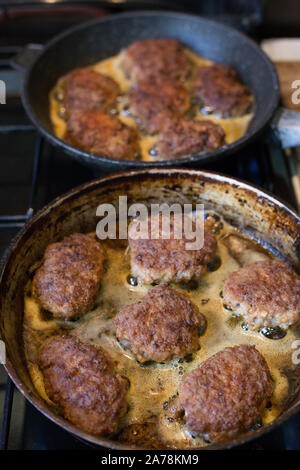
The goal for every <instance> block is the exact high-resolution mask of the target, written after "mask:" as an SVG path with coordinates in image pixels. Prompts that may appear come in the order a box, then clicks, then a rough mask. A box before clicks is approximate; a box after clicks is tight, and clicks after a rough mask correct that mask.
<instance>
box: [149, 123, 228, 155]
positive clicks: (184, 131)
mask: <svg viewBox="0 0 300 470" xmlns="http://www.w3.org/2000/svg"><path fill="white" fill-rule="evenodd" d="M225 143H226V142H225V132H224V130H223V128H222V127H221V126H219V125H218V124H215V123H213V122H212V121H209V120H204V119H203V120H199V121H196V120H193V119H186V118H185V119H181V120H174V119H172V120H169V121H168V122H167V123H166V124H165V125H164V127H163V128H162V131H161V133H160V136H159V140H158V152H159V156H160V158H162V159H163V160H172V159H174V158H180V157H184V156H188V155H192V154H195V153H199V152H203V151H211V150H215V149H217V148H219V147H221V146H222V145H225Z"/></svg>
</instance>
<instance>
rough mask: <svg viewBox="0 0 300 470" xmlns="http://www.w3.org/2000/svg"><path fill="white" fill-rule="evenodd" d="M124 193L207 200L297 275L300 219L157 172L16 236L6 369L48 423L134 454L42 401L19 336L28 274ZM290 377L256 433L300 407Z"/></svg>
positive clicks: (184, 174)
mask: <svg viewBox="0 0 300 470" xmlns="http://www.w3.org/2000/svg"><path fill="white" fill-rule="evenodd" d="M124 194H127V195H128V203H129V204H130V203H132V202H145V203H146V204H147V205H150V204H151V203H153V202H160V203H161V202H164V201H168V202H169V203H170V202H172V203H174V202H180V203H184V202H190V203H199V202H202V203H204V204H205V208H206V209H207V210H211V211H216V212H217V213H218V214H220V215H221V217H223V218H224V220H225V221H226V223H229V224H231V225H232V226H234V227H237V228H238V229H241V230H242V231H243V232H244V233H245V232H246V233H247V234H249V235H250V236H251V238H253V239H255V240H258V241H259V243H260V244H261V245H264V246H267V248H268V249H269V250H271V252H272V253H274V254H278V253H280V255H281V256H282V257H283V258H284V259H285V260H286V261H287V262H289V263H290V264H291V265H292V266H293V267H294V269H295V270H296V271H297V272H298V273H299V271H300V263H299V260H298V258H297V253H296V252H297V237H298V236H299V229H300V221H299V218H298V217H297V216H296V215H295V214H293V213H292V212H291V211H290V210H289V209H287V208H286V207H284V206H283V205H282V204H281V203H279V202H277V201H275V200H273V199H272V198H271V197H268V196H266V195H265V194H264V193H261V192H260V191H259V190H256V189H255V188H252V187H251V186H248V185H246V184H242V183H239V182H237V181H234V180H231V179H230V178H226V177H220V176H218V175H214V174H210V173H205V172H197V171H188V170H173V171H171V172H170V171H164V170H161V171H159V170H156V171H155V170H153V171H148V172H143V173H138V172H132V173H127V174H123V175H120V176H115V177H112V178H108V179H106V180H96V181H95V182H92V183H89V184H87V185H85V186H83V187H81V188H79V189H75V190H73V191H71V192H70V193H69V194H67V195H66V196H63V197H62V198H60V199H58V200H56V201H55V202H54V203H53V204H51V205H50V206H48V207H46V208H45V209H43V210H42V211H41V212H40V213H39V214H37V216H35V217H34V218H33V220H32V221H31V222H30V223H29V224H28V225H27V226H26V228H25V229H24V230H23V232H22V233H21V234H20V235H19V236H18V238H17V240H16V241H15V243H14V245H13V246H12V249H11V251H10V254H9V256H8V257H7V259H6V262H5V265H4V270H3V272H2V279H1V336H2V337H3V338H4V339H5V341H6V344H7V349H8V351H7V352H8V357H9V361H8V364H7V370H8V372H9V373H10V375H11V377H12V378H13V380H14V381H15V383H16V384H17V386H18V387H19V388H20V390H21V391H22V392H23V393H24V394H25V395H26V397H27V398H28V399H29V400H30V401H31V402H32V403H33V404H34V405H35V406H37V407H38V408H39V409H40V410H41V411H42V412H43V413H45V414H46V415H47V416H48V417H49V418H50V419H52V420H53V421H55V422H57V423H58V424H59V425H61V426H62V427H64V428H65V429H67V430H69V431H70V432H72V433H74V434H75V435H77V436H78V437H81V438H84V439H86V440H88V441H90V442H93V443H95V444H101V445H108V446H111V447H117V448H128V445H126V444H121V443H119V442H116V441H112V440H110V441H109V440H107V439H102V438H97V437H94V436H91V435H88V434H86V433H84V432H82V431H80V430H79V429H77V428H75V427H74V426H73V425H71V424H70V423H68V422H67V421H65V420H64V419H63V418H61V417H60V416H57V414H56V411H55V409H53V407H51V406H49V405H48V404H46V403H45V401H43V400H41V398H40V395H39V394H38V393H37V391H36V388H35V387H34V386H33V383H32V380H31V377H30V375H29V373H28V368H27V363H26V360H25V356H24V349H23V344H22V342H21V341H20V338H21V337H22V329H23V312H24V304H23V294H24V288H25V285H26V284H27V283H28V281H29V280H30V268H31V267H32V266H33V265H34V264H35V263H36V262H37V261H38V260H39V259H41V257H42V255H43V252H44V250H45V248H46V247H47V245H48V244H49V243H51V242H54V241H57V240H61V238H62V237H63V236H66V235H68V234H70V233H72V232H75V231H77V232H86V233H87V232H92V231H94V230H95V226H96V223H97V221H98V218H97V217H96V208H97V206H98V205H99V204H100V203H102V202H106V203H109V202H111V203H113V204H115V205H116V206H117V201H118V197H119V196H120V195H124ZM244 338H246V336H244ZM265 341H269V340H265ZM250 342H251V340H250ZM200 344H201V338H200ZM275 346H276V345H275ZM275 346H274V347H275ZM292 374H293V377H292V380H291V381H290V385H289V387H288V390H287V394H286V396H285V401H284V403H283V408H284V410H283V412H282V413H281V415H280V416H279V417H278V418H277V419H276V420H275V421H274V422H273V423H270V424H266V425H265V426H263V428H262V429H261V430H260V431H259V432H258V433H257V434H258V435H259V434H260V433H263V432H266V431H267V430H268V429H270V428H272V426H274V425H276V423H280V422H281V421H282V420H283V419H285V418H286V417H288V416H289V415H290V414H291V413H293V411H296V409H298V407H299V370H298V369H295V370H293V371H292ZM255 435H256V433H250V434H249V435H245V436H242V437H240V438H239V439H236V440H235V441H231V442H227V443H224V444H213V445H212V447H213V448H214V447H216V448H218V447H226V446H232V445H234V444H239V443H242V442H244V441H245V440H248V439H251V438H254V436H255Z"/></svg>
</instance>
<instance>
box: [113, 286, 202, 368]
mask: <svg viewBox="0 0 300 470" xmlns="http://www.w3.org/2000/svg"><path fill="white" fill-rule="evenodd" d="M203 324H204V317H203V315H201V314H200V312H199V310H198V307H197V306H196V305H195V304H193V303H192V302H191V301H190V299H189V298H188V296H187V295H186V294H181V293H179V292H177V291H175V290H173V289H170V288H169V287H168V286H167V285H161V286H156V287H153V288H152V289H151V290H150V291H149V292H148V294H147V295H146V296H145V297H144V298H143V299H142V300H141V301H139V302H136V303H134V304H131V305H128V306H126V307H125V308H123V309H122V310H121V311H120V312H119V313H118V314H117V315H116V317H115V325H116V335H117V338H118V339H119V340H121V341H126V342H129V343H130V347H131V349H132V351H133V352H134V354H136V357H137V359H138V361H140V362H145V361H148V360H153V361H158V362H163V361H168V360H170V359H172V358H173V357H181V356H184V355H185V354H187V353H191V352H193V351H196V350H197V349H198V347H199V338H198V329H197V326H198V325H203Z"/></svg>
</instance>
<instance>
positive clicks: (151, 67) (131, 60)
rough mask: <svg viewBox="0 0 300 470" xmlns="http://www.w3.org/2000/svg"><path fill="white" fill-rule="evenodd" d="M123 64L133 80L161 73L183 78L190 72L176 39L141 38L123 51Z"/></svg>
mask: <svg viewBox="0 0 300 470" xmlns="http://www.w3.org/2000/svg"><path fill="white" fill-rule="evenodd" d="M123 66H124V69H125V70H126V72H127V73H128V75H129V76H130V77H131V78H132V79H133V80H135V81H137V80H143V79H145V78H147V77H157V76H161V75H165V76H168V77H169V78H176V79H185V78H187V76H188V75H189V74H190V73H191V69H192V67H191V63H190V61H189V58H188V56H187V54H186V52H185V50H184V48H183V46H182V45H181V44H180V43H179V42H178V41H176V39H142V40H139V41H135V42H134V43H133V44H131V45H130V46H129V47H128V48H127V50H126V51H125V52H124V58H123Z"/></svg>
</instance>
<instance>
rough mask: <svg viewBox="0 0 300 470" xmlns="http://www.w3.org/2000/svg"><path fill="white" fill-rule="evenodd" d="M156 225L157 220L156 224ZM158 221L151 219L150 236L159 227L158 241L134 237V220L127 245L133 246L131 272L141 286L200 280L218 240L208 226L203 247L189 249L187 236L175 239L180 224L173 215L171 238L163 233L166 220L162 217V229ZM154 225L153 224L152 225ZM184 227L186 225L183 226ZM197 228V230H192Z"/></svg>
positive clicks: (130, 227) (149, 225) (130, 226)
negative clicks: (151, 231) (154, 283)
mask: <svg viewBox="0 0 300 470" xmlns="http://www.w3.org/2000/svg"><path fill="white" fill-rule="evenodd" d="M156 222H157V221H156ZM156 222H155V220H153V219H152V222H151V219H150V216H149V218H148V221H147V223H148V227H149V233H150V230H152V229H153V227H154V226H155V225H156V226H157V228H158V238H157V239H155V238H153V239H151V237H150V238H147V239H143V238H137V239H135V237H134V236H133V234H132V232H131V230H132V229H133V228H134V224H135V221H133V222H131V224H130V225H129V230H128V243H129V246H130V261H131V273H132V275H133V276H135V277H137V278H138V281H139V283H141V284H150V283H151V282H156V281H158V282H160V281H163V282H181V281H189V280H191V279H199V278H200V276H201V275H202V274H203V273H204V272H205V270H206V265H207V263H209V261H211V259H212V258H213V256H214V254H215V252H216V249H217V241H216V238H215V236H214V235H213V234H212V232H210V231H209V229H208V225H207V224H205V228H204V244H203V247H202V248H200V249H197V250H189V249H187V243H189V242H191V241H193V240H189V239H188V238H187V237H186V236H185V234H183V235H182V238H181V239H178V238H177V239H176V238H175V235H176V230H177V224H176V219H174V216H173V215H172V214H171V217H170V237H169V238H167V239H166V238H163V237H165V236H166V235H165V233H164V230H163V217H162V216H161V215H160V217H159V226H158V224H157V223H156ZM151 224H152V225H151ZM182 227H184V223H182ZM193 229H194V227H193Z"/></svg>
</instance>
